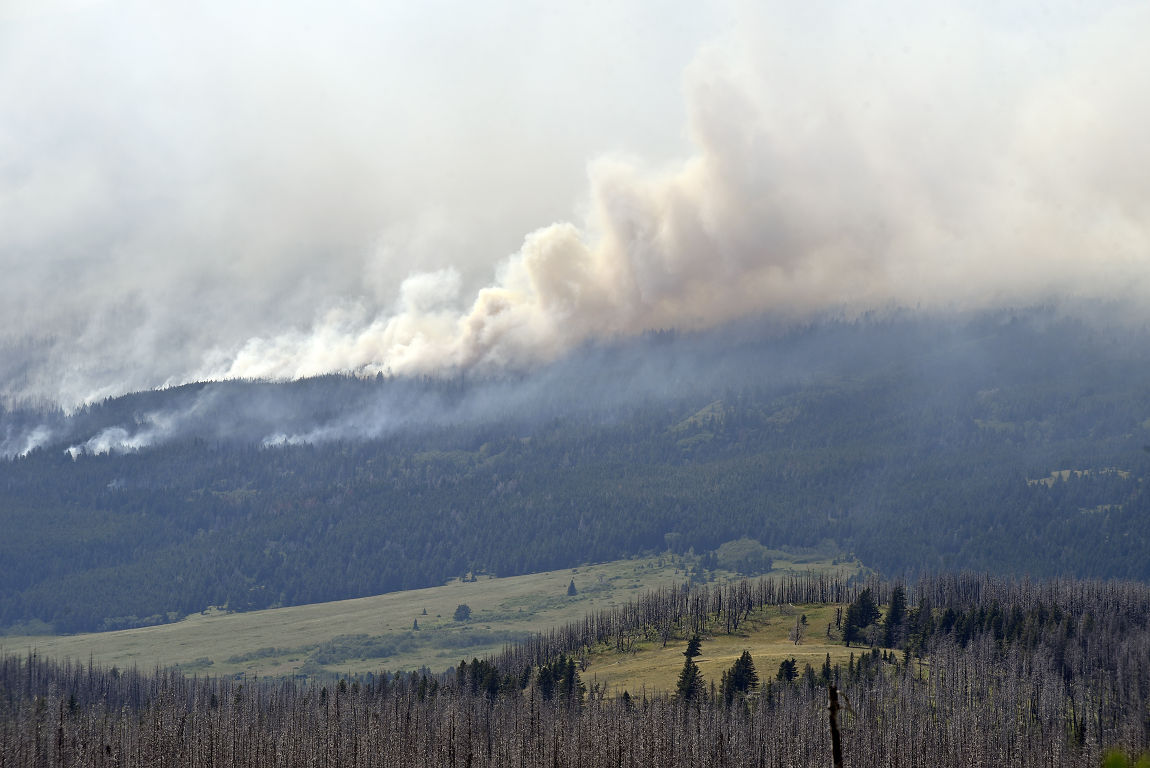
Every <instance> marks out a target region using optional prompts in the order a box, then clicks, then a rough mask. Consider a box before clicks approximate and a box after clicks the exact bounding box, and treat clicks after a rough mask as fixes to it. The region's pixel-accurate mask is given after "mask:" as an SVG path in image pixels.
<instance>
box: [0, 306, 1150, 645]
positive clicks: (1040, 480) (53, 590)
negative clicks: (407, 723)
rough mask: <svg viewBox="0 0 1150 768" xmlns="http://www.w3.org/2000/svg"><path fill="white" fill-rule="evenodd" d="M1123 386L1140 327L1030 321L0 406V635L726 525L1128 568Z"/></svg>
mask: <svg viewBox="0 0 1150 768" xmlns="http://www.w3.org/2000/svg"><path fill="white" fill-rule="evenodd" d="M1147 380H1150V343H1147V334H1146V333H1145V332H1144V331H1142V330H1140V329H1137V328H1130V327H1128V326H1125V325H1122V324H1121V323H1117V322H1115V323H1110V324H1107V323H1105V322H1094V321H1092V322H1086V321H1082V320H1075V319H1070V318H1068V317H1066V316H1063V315H1061V314H1060V313H1059V312H1057V311H1055V310H1045V309H1038V310H1028V311H1023V312H1000V313H995V314H984V315H976V316H967V317H964V318H961V319H960V320H956V319H954V318H934V319H932V318H930V317H926V316H911V315H905V316H904V315H894V316H890V317H880V318H872V319H866V320H862V321H858V322H843V321H833V320H831V321H826V322H822V323H819V324H812V325H811V326H809V327H806V328H803V329H799V330H794V329H791V330H782V329H780V328H777V327H772V326H770V325H769V324H767V325H762V326H756V325H753V324H744V325H742V326H739V327H735V328H728V329H723V331H722V332H721V333H719V332H711V333H700V334H654V335H650V336H648V337H645V338H644V339H641V340H639V341H633V342H626V343H619V344H617V345H613V346H599V347H593V348H587V349H585V350H582V351H581V352H579V353H578V354H576V355H574V356H572V357H570V358H567V359H565V360H563V361H560V362H558V363H556V364H554V365H553V366H551V367H548V368H546V369H543V370H540V371H536V372H531V373H523V374H522V375H519V376H515V377H507V378H503V379H499V380H481V379H465V378H462V377H460V378H455V379H450V380H414V379H397V378H396V379H389V378H384V377H378V378H375V379H355V378H349V377H338V376H333V377H325V378H320V379H310V380H304V381H299V382H293V383H278V384H273V383H266V382H264V383H261V382H238V381H236V382H225V383H203V384H194V385H187V386H183V387H178V388H174V389H170V390H163V391H155V392H147V393H141V394H138V395H132V396H128V397H123V398H118V399H114V400H109V401H106V402H103V403H99V404H94V405H92V406H90V407H87V408H85V409H83V410H81V411H79V412H77V413H74V414H68V415H66V414H61V413H56V412H52V411H50V410H43V409H41V410H36V409H25V410H19V411H14V412H7V413H4V414H3V415H2V417H0V423H2V428H0V435H3V436H4V446H5V449H4V451H5V452H6V453H7V454H8V455H9V456H10V458H9V459H7V460H4V461H0V524H2V526H3V529H4V531H5V536H4V537H3V539H2V540H0V562H3V563H4V564H5V567H4V569H3V571H2V573H0V627H3V628H6V629H7V631H8V632H9V633H17V634H41V633H46V632H53V631H54V632H57V633H67V632H78V631H92V630H114V629H122V628H130V627H135V626H145V625H155V624H161V623H165V622H168V621H172V620H176V619H179V618H181V617H183V616H185V615H188V614H194V613H198V612H200V611H202V610H205V609H207V608H209V607H211V606H224V607H226V608H227V609H229V610H232V611H250V610H260V609H265V608H270V607H275V606H289V605H303V604H310V603H316V602H325V601H331V600H339V599H347V598H353V597H364V596H368V595H377V594H382V593H387V592H392V591H396V590H405V589H416V588H423V587H429V586H436V585H440V584H443V583H445V582H447V581H448V580H450V579H452V578H458V577H459V576H462V575H464V574H469V573H478V574H481V575H497V576H509V575H516V574H526V573H534V572H540V571H545V570H555V569H561V568H570V567H576V566H578V565H579V564H580V563H586V562H599V561H607V560H614V559H618V558H622V557H630V556H635V555H638V554H642V553H651V552H661V551H663V550H665V549H667V548H670V549H671V550H672V551H673V552H675V553H686V552H689V551H691V550H693V551H694V552H695V553H696V554H699V555H704V554H706V553H709V552H716V548H717V547H719V546H720V545H721V544H722V543H723V542H726V541H731V540H734V539H739V538H742V537H746V538H748V539H750V540H753V541H757V542H760V543H761V544H762V545H765V546H766V547H770V548H776V549H777V548H783V547H792V548H793V547H799V548H802V547H823V548H825V549H827V550H829V551H835V552H841V553H843V554H844V555H848V554H849V555H851V556H854V557H858V558H859V559H861V560H862V561H863V562H865V563H867V564H868V565H870V566H872V567H875V568H877V569H878V570H880V571H882V572H885V573H899V572H904V571H912V572H913V571H919V570H925V569H936V568H974V569H984V570H988V571H991V572H996V573H1016V574H1023V573H1028V574H1032V575H1080V576H1094V577H1121V578H1134V579H1150V557H1148V556H1147V553H1150V529H1147V527H1146V525H1145V520H1146V519H1147V517H1148V515H1150V497H1148V496H1147V493H1146V490H1145V489H1146V487H1147V486H1146V479H1147V476H1148V474H1150V456H1148V455H1147V453H1146V452H1145V451H1144V450H1143V446H1144V445H1145V444H1147V443H1148V442H1150V390H1147V389H1146V387H1145V386H1144V382H1145V381H1147ZM29 446H31V447H29Z"/></svg>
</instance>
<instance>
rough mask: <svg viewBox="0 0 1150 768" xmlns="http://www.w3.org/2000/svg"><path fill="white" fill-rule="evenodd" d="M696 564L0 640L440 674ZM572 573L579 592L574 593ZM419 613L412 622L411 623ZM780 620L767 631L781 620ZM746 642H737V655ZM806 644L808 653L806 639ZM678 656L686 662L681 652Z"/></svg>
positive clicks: (201, 662) (313, 667)
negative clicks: (462, 616)
mask: <svg viewBox="0 0 1150 768" xmlns="http://www.w3.org/2000/svg"><path fill="white" fill-rule="evenodd" d="M771 556H772V557H773V560H774V569H773V570H772V571H771V573H772V575H781V574H786V573H788V572H793V571H799V572H806V571H808V570H813V571H819V570H834V571H839V570H842V571H845V572H848V573H854V572H855V571H857V570H858V569H859V568H861V566H860V565H859V564H858V563H857V562H849V563H841V564H838V563H832V561H831V559H830V558H829V557H823V556H821V555H816V554H806V555H796V554H790V553H785V552H780V551H771ZM695 562H697V561H696V559H694V558H691V557H682V556H675V555H672V554H669V553H665V554H663V555H659V556H651V557H646V558H641V559H634V560H619V561H614V562H609V563H601V564H595V565H585V566H581V567H578V568H569V569H564V570H558V571H548V572H545V573H537V574H530V575H525V576H512V577H507V578H490V577H486V576H480V577H478V579H477V580H476V581H462V580H454V581H452V582H450V583H448V584H445V585H443V586H440V587H430V588H427V589H417V590H410V591H406V592H392V593H388V594H384V595H376V596H373V597H363V598H357V599H354V600H340V601H336V602H330V603H317V604H314V605H303V606H294V607H288V608H276V609H271V610H265V611H252V612H247V613H227V612H222V611H217V610H211V611H205V612H203V613H199V614H193V615H191V616H188V617H187V618H185V619H183V620H182V621H178V622H175V623H172V624H163V625H158V626H152V627H142V628H138V629H128V630H122V631H118V632H101V633H91V634H79V635H68V636H23V637H21V636H11V637H6V638H0V644H2V647H3V650H5V651H8V652H23V651H26V650H29V649H35V650H37V651H38V652H39V653H41V654H43V655H46V656H52V657H57V658H65V657H67V658H73V659H79V660H82V661H87V660H88V659H89V658H92V659H94V660H95V661H96V662H97V663H100V664H103V665H106V666H111V665H117V666H120V667H124V668H127V667H131V666H133V665H135V666H137V667H139V668H142V669H148V668H151V667H153V666H156V665H161V666H168V665H178V666H179V667H180V668H181V669H183V670H184V671H185V672H187V673H189V674H191V673H197V674H210V675H235V674H240V673H243V674H247V675H258V676H261V677H262V676H290V675H299V674H317V673H319V674H322V673H335V674H348V673H351V674H356V673H366V672H376V671H379V670H380V669H388V670H393V671H394V670H412V669H419V668H421V667H424V666H426V667H428V668H429V669H431V670H432V671H434V672H439V671H442V670H444V669H446V668H447V667H449V666H454V665H456V664H458V663H459V660H460V659H462V658H471V657H480V658H482V657H483V656H484V655H486V654H492V653H497V652H498V651H500V650H501V649H502V648H503V646H504V645H505V644H506V643H509V642H514V641H515V640H518V639H520V638H522V637H524V636H525V635H527V634H529V633H532V632H538V631H541V630H545V629H548V628H550V627H554V626H556V625H560V624H563V623H566V622H568V621H574V620H577V619H580V618H582V617H583V616H584V615H585V614H586V613H588V612H590V611H595V610H599V609H603V608H608V607H611V606H613V605H622V604H626V603H627V602H628V601H631V600H634V599H635V597H636V596H637V595H638V594H640V593H642V592H644V591H646V590H649V589H654V588H657V587H660V586H664V585H667V584H673V583H681V582H683V581H684V580H685V579H686V578H687V569H688V568H689V567H691V566H692V565H693V564H694V563H695ZM716 576H717V579H718V580H720V581H722V580H728V579H733V578H737V577H736V576H735V575H734V574H732V573H729V572H725V571H718V572H716ZM572 580H574V582H575V587H576V591H577V594H576V595H574V596H571V597H569V596H568V595H567V588H568V585H569V584H570V582H571V581H572ZM460 604H466V605H468V606H470V608H471V619H470V620H469V621H465V622H459V621H455V620H454V619H453V614H454V612H455V609H456V607H457V606H458V605H460ZM415 622H418V623H419V629H418V630H414V629H413V625H414V623H415ZM775 624H777V622H776V623H775ZM775 624H772V625H771V628H772V629H771V631H774V630H775V629H777V627H776V626H775ZM824 625H825V622H824ZM824 628H825V627H824ZM813 633H814V632H813V630H812V634H813ZM783 634H784V636H785V634H786V632H785V630H784V631H783ZM731 642H736V641H735V640H732V641H731ZM720 647H721V644H720V643H719V642H715V643H706V644H704V649H705V650H706V651H707V652H711V651H712V650H713V651H715V652H717V651H718V649H719V648H720ZM722 647H725V646H722ZM741 650H742V647H741V646H740V647H739V649H738V650H737V651H735V653H736V655H737V653H738V652H740V651H741ZM804 650H811V652H813V646H812V647H811V649H804ZM637 656H643V654H642V653H640V654H637ZM679 660H680V661H679V663H680V664H681V660H682V657H681V656H680V657H679ZM701 661H702V662H703V663H706V661H707V660H706V659H703V660H701ZM820 661H821V657H820ZM716 663H717V662H716ZM776 663H777V662H776ZM704 668H705V669H706V667H704ZM623 669H630V668H629V667H627V666H626V665H624V666H623V667H620V670H623ZM620 670H616V672H619V671H620ZM596 672H597V671H596ZM628 675H632V673H631V672H627V673H625V674H616V673H607V672H604V678H603V679H604V680H610V681H612V684H614V682H615V681H616V680H620V681H630V680H631V679H633V675H632V676H630V677H629V676H628ZM652 675H653V677H652V683H651V684H652V685H656V686H658V687H660V688H663V687H665V680H664V674H663V670H662V665H660V664H656V665H655V667H654V668H653V671H652ZM588 679H590V678H588Z"/></svg>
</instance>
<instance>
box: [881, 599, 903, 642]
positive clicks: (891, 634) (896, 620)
mask: <svg viewBox="0 0 1150 768" xmlns="http://www.w3.org/2000/svg"><path fill="white" fill-rule="evenodd" d="M904 621H906V588H905V587H903V586H902V585H901V584H899V585H898V586H897V587H895V588H894V590H893V591H892V592H891V594H890V610H889V611H887V614H886V621H885V622H884V627H885V631H884V632H883V642H882V644H883V645H884V646H886V647H887V648H894V647H895V645H896V644H897V642H898V641H899V639H900V638H899V635H900V634H901V630H902V624H903V622H904Z"/></svg>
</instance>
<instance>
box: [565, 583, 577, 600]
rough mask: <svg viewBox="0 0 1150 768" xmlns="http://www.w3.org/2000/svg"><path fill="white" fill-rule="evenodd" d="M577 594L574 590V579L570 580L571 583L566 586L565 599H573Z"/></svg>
mask: <svg viewBox="0 0 1150 768" xmlns="http://www.w3.org/2000/svg"><path fill="white" fill-rule="evenodd" d="M576 594H578V592H577V591H576V590H575V579H571V583H570V584H568V585H567V597H575V595H576Z"/></svg>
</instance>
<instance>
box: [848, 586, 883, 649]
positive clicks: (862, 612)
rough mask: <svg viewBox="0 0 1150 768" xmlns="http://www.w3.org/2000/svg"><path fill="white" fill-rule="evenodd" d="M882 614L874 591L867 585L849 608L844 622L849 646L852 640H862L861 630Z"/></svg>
mask: <svg viewBox="0 0 1150 768" xmlns="http://www.w3.org/2000/svg"><path fill="white" fill-rule="evenodd" d="M880 615H881V613H880V612H879V609H878V604H877V603H875V600H874V593H873V592H871V588H870V587H867V588H866V589H864V590H863V591H862V592H860V593H859V596H858V597H857V598H855V601H854V602H853V603H851V604H850V606H849V607H848V608H847V615H846V619H845V621H844V624H843V640H845V641H846V644H847V647H848V648H849V647H850V644H851V642H852V641H854V640H861V636H860V632H861V630H863V629H866V628H867V627H869V626H870V625H871V624H874V623H875V621H877V620H878V617H879V616H880Z"/></svg>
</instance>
